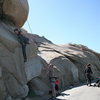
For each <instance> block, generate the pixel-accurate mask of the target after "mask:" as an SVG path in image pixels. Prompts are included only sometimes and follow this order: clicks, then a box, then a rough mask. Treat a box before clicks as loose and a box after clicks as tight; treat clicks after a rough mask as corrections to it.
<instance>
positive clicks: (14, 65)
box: [0, 0, 100, 100]
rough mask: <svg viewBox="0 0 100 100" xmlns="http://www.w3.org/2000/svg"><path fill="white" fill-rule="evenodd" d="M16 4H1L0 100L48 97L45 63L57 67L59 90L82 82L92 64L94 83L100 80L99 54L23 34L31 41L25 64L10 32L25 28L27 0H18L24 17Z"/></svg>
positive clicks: (4, 1) (5, 1)
mask: <svg viewBox="0 0 100 100" xmlns="http://www.w3.org/2000/svg"><path fill="white" fill-rule="evenodd" d="M18 1H19V0H1V1H0V8H3V9H0V14H1V19H0V100H23V98H27V97H29V93H31V96H33V97H34V96H42V97H43V96H46V95H48V91H49V90H50V83H49V80H48V75H47V70H46V67H47V64H48V63H52V64H53V65H55V66H56V67H57V68H56V69H55V76H58V77H59V79H60V89H64V88H65V87H69V86H72V85H77V84H80V83H81V82H85V76H84V69H85V66H86V64H87V63H91V64H92V70H93V79H95V78H96V77H98V76H100V54H99V53H96V52H94V51H92V50H90V49H89V48H87V47H85V46H83V45H76V44H66V45H55V44H53V43H52V42H51V41H49V40H47V39H46V38H45V37H40V36H38V35H36V34H28V33H27V31H24V30H23V32H24V34H23V35H25V36H26V37H28V38H30V39H31V40H32V41H31V44H29V45H27V48H26V54H27V58H28V61H27V62H26V63H24V61H23V55H22V50H21V45H20V44H19V42H18V40H17V36H16V35H15V34H14V33H13V30H14V29H15V27H16V26H18V27H20V26H22V25H23V24H24V22H25V20H26V18H27V13H28V5H27V1H26V0H20V2H22V5H23V8H24V7H25V9H26V10H25V12H26V15H25V16H24V15H23V13H22V12H23V11H22V9H23V8H21V6H19V4H18ZM9 6H10V7H11V8H9ZM13 8H14V9H13ZM17 8H18V9H17ZM15 9H16V10H15ZM2 12H3V13H2ZM2 14H3V17H2ZM17 15H19V16H17ZM22 19H23V20H22ZM11 23H13V24H11ZM32 93H33V94H32ZM32 100H35V99H32Z"/></svg>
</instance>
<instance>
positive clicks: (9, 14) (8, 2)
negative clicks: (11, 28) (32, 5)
mask: <svg viewBox="0 0 100 100" xmlns="http://www.w3.org/2000/svg"><path fill="white" fill-rule="evenodd" d="M1 7H2V12H3V17H4V18H5V19H6V20H8V21H11V22H12V23H13V24H14V25H15V26H17V27H21V26H23V24H24V23H25V21H26V20H27V17H28V12H29V6H28V2H27V0H3V3H1Z"/></svg>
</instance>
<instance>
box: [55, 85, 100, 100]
mask: <svg viewBox="0 0 100 100" xmlns="http://www.w3.org/2000/svg"><path fill="white" fill-rule="evenodd" d="M62 94H63V95H62V96H59V97H57V98H58V99H59V100H100V87H99V88H98V87H93V86H91V87H88V86H86V85H84V86H80V87H75V88H72V89H70V90H66V91H64V92H62Z"/></svg>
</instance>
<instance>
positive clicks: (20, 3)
mask: <svg viewBox="0 0 100 100" xmlns="http://www.w3.org/2000/svg"><path fill="white" fill-rule="evenodd" d="M19 5H20V6H21V7H22V8H23V6H22V2H21V1H20V0H19ZM23 12H24V15H25V16H27V15H26V12H25V10H24V8H23ZM26 22H27V25H28V27H29V29H30V32H31V33H32V29H31V26H30V23H29V21H28V19H27V20H26Z"/></svg>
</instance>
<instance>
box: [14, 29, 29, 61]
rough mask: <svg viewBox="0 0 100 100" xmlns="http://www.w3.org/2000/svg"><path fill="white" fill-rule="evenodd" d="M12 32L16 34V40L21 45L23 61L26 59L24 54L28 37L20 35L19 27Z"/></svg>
mask: <svg viewBox="0 0 100 100" xmlns="http://www.w3.org/2000/svg"><path fill="white" fill-rule="evenodd" d="M14 33H16V34H17V37H18V41H19V43H20V44H21V46H22V53H23V57H24V62H26V61H27V56H26V45H27V44H29V43H30V41H29V38H27V37H25V36H23V35H22V32H21V30H20V29H15V30H14Z"/></svg>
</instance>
